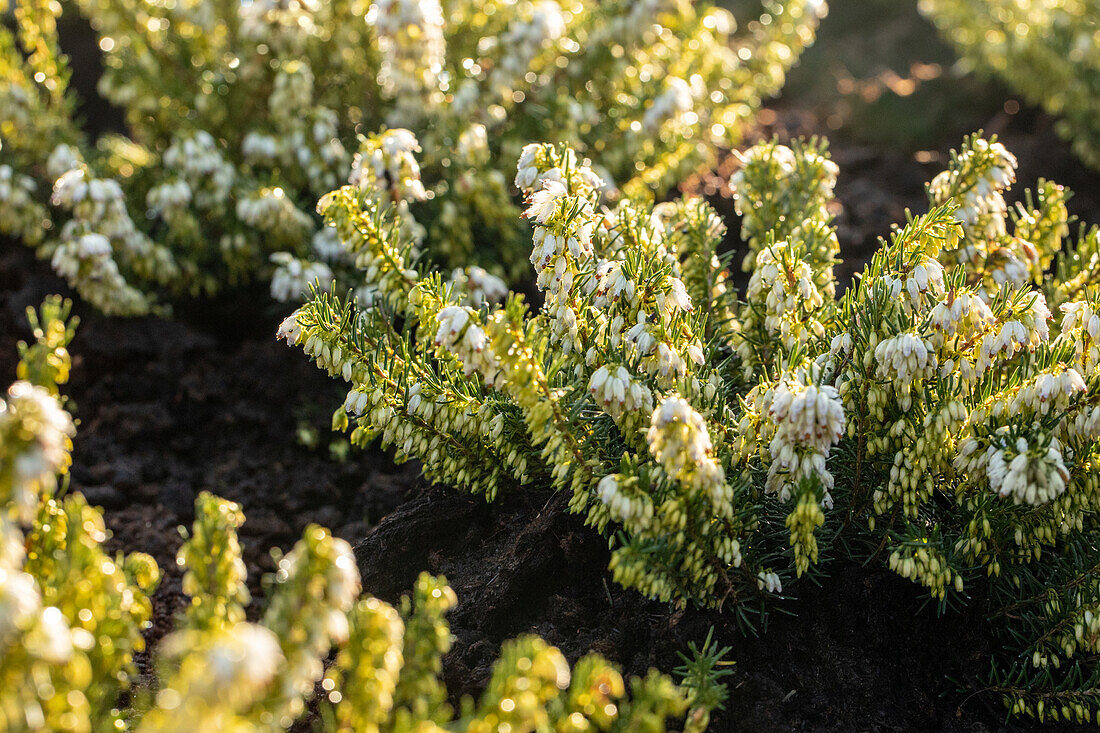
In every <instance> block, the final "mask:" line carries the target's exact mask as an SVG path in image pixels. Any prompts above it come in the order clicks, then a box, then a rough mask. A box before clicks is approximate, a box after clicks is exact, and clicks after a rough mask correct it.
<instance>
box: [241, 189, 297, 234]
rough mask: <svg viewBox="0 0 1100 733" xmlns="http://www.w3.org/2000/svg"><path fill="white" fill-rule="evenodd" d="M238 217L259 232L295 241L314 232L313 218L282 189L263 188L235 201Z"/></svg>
mask: <svg viewBox="0 0 1100 733" xmlns="http://www.w3.org/2000/svg"><path fill="white" fill-rule="evenodd" d="M237 216H238V218H240V220H241V221H243V222H244V223H245V224H248V225H249V226H251V227H255V228H256V229H258V230H259V231H261V232H267V233H269V234H272V235H278V236H282V237H286V238H287V239H290V240H294V239H297V238H298V237H301V238H305V237H306V236H308V235H309V234H310V233H311V232H312V231H313V218H312V217H311V216H310V215H309V214H307V213H305V212H304V211H302V210H301V209H299V208H298V207H297V206H296V205H295V204H294V201H293V200H292V199H291V198H290V197H289V196H287V194H286V191H284V190H283V189H282V188H281V187H278V186H276V187H274V188H271V187H264V188H261V189H259V190H257V191H254V192H253V193H252V194H251V195H249V196H246V197H244V198H241V199H240V200H239V201H237Z"/></svg>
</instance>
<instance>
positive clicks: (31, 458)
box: [0, 382, 76, 521]
mask: <svg viewBox="0 0 1100 733" xmlns="http://www.w3.org/2000/svg"><path fill="white" fill-rule="evenodd" d="M75 433H76V428H75V427H74V426H73V419H72V417H70V416H69V413H67V412H65V410H63V409H62V408H61V405H59V404H58V403H57V400H56V399H54V397H53V395H51V394H50V393H49V392H48V391H46V390H45V389H43V388H42V387H37V386H35V385H32V384H30V383H29V382H15V383H14V384H12V385H11V387H10V388H9V389H8V394H7V399H6V400H3V401H0V437H2V438H3V442H4V448H5V450H4V451H3V454H2V455H0V459H2V463H0V476H3V480H2V481H0V486H4V485H6V486H7V487H8V488H9V491H10V492H11V495H10V496H6V497H3V503H4V504H5V505H10V506H13V507H14V508H15V510H16V516H17V517H18V518H19V519H21V520H22V521H30V519H31V518H32V517H33V514H34V510H35V507H37V506H38V498H39V495H40V493H41V492H42V490H43V489H48V488H52V487H53V485H54V481H55V479H56V477H57V475H58V474H59V473H61V472H62V471H64V470H65V469H66V468H68V465H69V450H70V449H71V447H72V442H71V441H72V437H73V435H75Z"/></svg>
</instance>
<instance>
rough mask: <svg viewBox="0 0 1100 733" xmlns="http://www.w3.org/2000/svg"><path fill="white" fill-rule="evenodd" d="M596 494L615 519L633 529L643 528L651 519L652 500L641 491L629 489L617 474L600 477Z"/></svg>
mask: <svg viewBox="0 0 1100 733" xmlns="http://www.w3.org/2000/svg"><path fill="white" fill-rule="evenodd" d="M596 496H597V497H598V498H599V500H600V501H601V502H602V503H603V504H604V506H606V507H607V509H608V511H609V512H611V516H612V517H613V518H614V519H615V520H616V521H618V522H622V523H623V525H624V526H626V527H629V528H631V529H632V530H634V531H638V530H644V529H645V528H646V527H648V526H649V523H650V520H652V519H653V502H652V501H650V500H649V497H647V496H646V495H645V494H644V493H643V492H640V491H631V490H630V487H629V486H628V485H626V484H625V482H624V481H623V478H622V477H621V476H619V474H614V473H613V474H609V475H607V476H604V477H603V478H602V479H600V482H599V483H598V484H597V485H596Z"/></svg>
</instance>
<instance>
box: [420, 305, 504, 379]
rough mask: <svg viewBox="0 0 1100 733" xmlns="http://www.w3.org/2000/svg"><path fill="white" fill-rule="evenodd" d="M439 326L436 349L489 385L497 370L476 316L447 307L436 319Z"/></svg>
mask: <svg viewBox="0 0 1100 733" xmlns="http://www.w3.org/2000/svg"><path fill="white" fill-rule="evenodd" d="M436 323H438V324H439V327H438V329H437V330H436V332H435V341H434V343H435V346H436V348H437V349H442V350H445V351H448V352H450V353H451V354H453V355H454V356H455V357H457V358H458V360H459V361H460V362H462V371H463V373H465V374H467V375H470V374H473V373H474V372H477V373H478V374H481V376H482V378H483V379H484V380H485V383H486V384H489V385H492V384H493V381H494V379H495V378H496V374H497V372H498V370H499V365H498V364H497V360H496V356H495V355H494V354H493V352H492V349H490V348H489V338H488V336H487V335H486V334H485V329H483V328H482V327H481V326H480V325H478V323H477V318H476V315H475V314H474V313H473V311H472V310H470V309H469V308H467V307H465V306H460V305H449V306H447V307H445V308H443V309H441V310H440V311H439V313H438V314H437V315H436Z"/></svg>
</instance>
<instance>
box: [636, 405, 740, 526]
mask: <svg viewBox="0 0 1100 733" xmlns="http://www.w3.org/2000/svg"><path fill="white" fill-rule="evenodd" d="M646 442H647V443H648V444H649V452H650V453H651V454H653V457H654V458H655V459H656V460H657V463H659V464H660V465H661V468H663V469H664V471H665V473H666V474H668V475H669V477H671V478H673V479H675V480H677V481H680V482H682V483H685V484H688V485H691V486H695V487H697V488H699V489H702V490H703V491H705V492H707V495H708V496H709V497H710V499H711V504H712V505H713V507H714V509H715V510H716V511H717V512H718V513H719V515H720V516H729V515H730V514H731V513H732V511H733V507H732V505H731V503H730V502H731V501H732V499H733V491H732V489H731V488H730V486H729V484H727V483H726V472H725V471H724V470H723V469H722V464H720V463H719V462H718V461H717V460H716V459H715V458H714V446H713V445H712V443H711V440H710V434H709V433H708V432H707V426H706V423H705V422H704V420H703V416H702V415H700V414H699V413H698V412H696V411H695V410H694V408H692V406H691V405H690V404H688V402H687V400H685V399H684V398H683V397H677V396H671V397H666V398H665V399H664V400H663V401H662V402H661V404H659V405H658V406H657V408H656V409H655V410H654V411H653V419H652V420H651V421H650V425H649V431H648V432H647V433H646Z"/></svg>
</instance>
